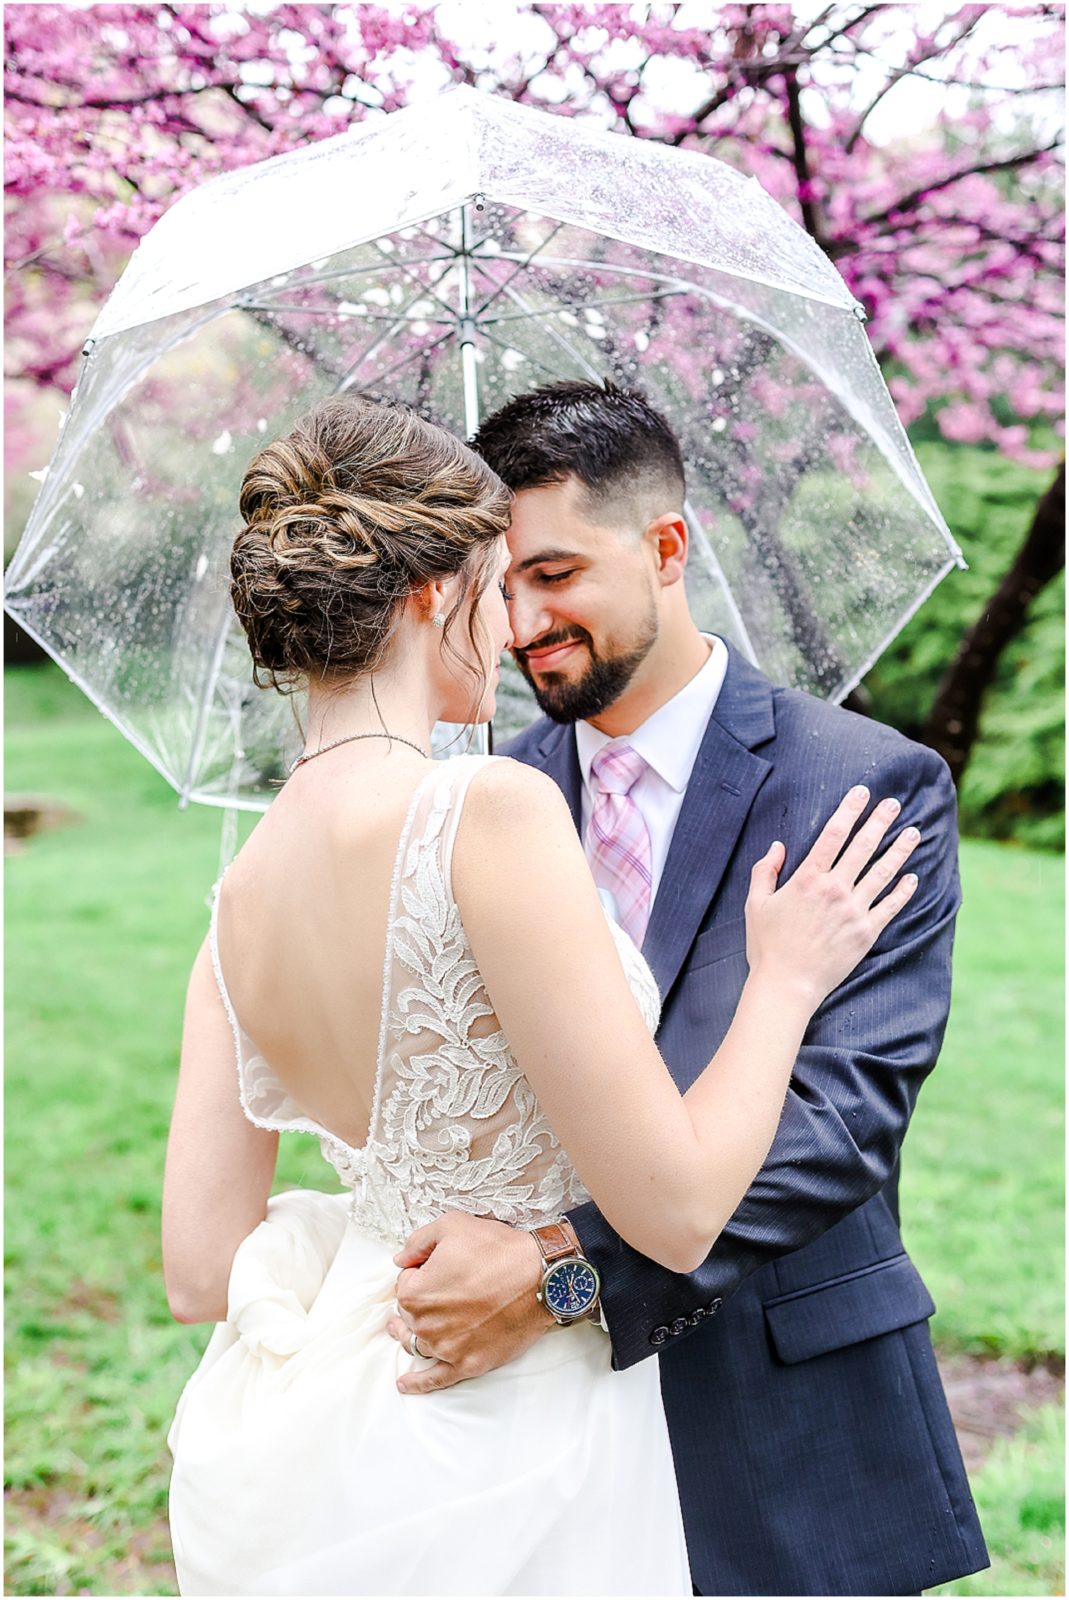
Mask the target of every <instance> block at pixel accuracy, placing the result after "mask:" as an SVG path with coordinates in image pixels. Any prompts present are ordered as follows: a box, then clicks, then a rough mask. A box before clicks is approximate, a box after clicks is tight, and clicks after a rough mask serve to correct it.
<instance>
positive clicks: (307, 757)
mask: <svg viewBox="0 0 1069 1600" xmlns="http://www.w3.org/2000/svg"><path fill="white" fill-rule="evenodd" d="M354 739H393V740H394V741H395V742H396V743H397V744H407V746H408V748H409V749H410V750H415V752H416V754H417V755H421V756H422V757H423V759H424V761H429V760H430V759H431V757H430V752H429V751H427V750H424V749H423V748H422V746H421V745H418V744H415V743H414V742H413V740H411V739H405V738H402V736H401V735H400V734H399V733H347V734H346V735H345V737H344V738H342V739H332V740H331V742H330V744H321V745H320V746H319V749H318V750H306V751H305V752H304V754H303V755H301V756H298V757H297V759H296V761H294V762H293V764H292V766H291V767H290V771H289V775H290V777H291V778H292V777H293V774H294V773H295V772H296V771H297V768H298V767H301V766H303V765H304V763H305V762H306V761H314V760H315V758H316V756H325V755H326V753H327V751H328V750H336V749H337V748H338V746H339V745H340V744H352V742H353V740H354Z"/></svg>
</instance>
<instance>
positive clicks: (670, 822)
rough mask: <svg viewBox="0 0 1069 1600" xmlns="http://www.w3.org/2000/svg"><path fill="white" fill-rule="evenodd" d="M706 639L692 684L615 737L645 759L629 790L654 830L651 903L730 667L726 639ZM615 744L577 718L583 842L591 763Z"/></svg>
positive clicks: (590, 801) (589, 802)
mask: <svg viewBox="0 0 1069 1600" xmlns="http://www.w3.org/2000/svg"><path fill="white" fill-rule="evenodd" d="M704 637H705V638H707V639H708V641H709V645H710V650H709V659H708V660H707V661H706V663H705V665H704V666H703V667H701V668H700V669H699V671H698V672H696V673H695V674H694V677H693V678H691V680H690V682H689V683H687V684H684V686H683V688H682V689H680V691H679V693H678V694H676V695H673V696H672V698H671V700H666V701H665V703H664V705H663V706H659V707H658V709H657V710H656V711H655V712H654V713H653V715H652V716H651V717H647V718H646V721H645V722H643V723H642V724H641V726H640V727H638V728H636V729H635V731H634V733H629V734H626V735H617V736H616V741H615V742H618V743H620V744H629V745H631V747H632V748H633V749H635V750H637V751H638V753H639V755H640V756H641V757H642V759H643V760H644V761H645V763H646V771H645V772H644V773H643V774H642V776H641V778H639V780H638V782H637V783H636V784H635V787H634V788H633V789H632V790H631V797H632V799H633V800H634V802H635V804H636V805H637V806H638V808H639V810H640V811H641V813H642V815H643V818H644V819H645V823H646V827H647V828H648V829H649V834H650V868H651V873H652V877H653V883H652V887H651V890H650V904H651V905H652V903H653V901H654V900H655V899H656V897H657V889H658V886H659V884H660V881H661V875H662V873H663V872H664V864H665V861H666V860H667V858H668V848H669V846H670V845H671V843H672V835H673V833H674V832H675V826H676V822H677V820H678V818H679V811H680V807H681V806H682V804H683V796H684V795H685V794H686V792H687V784H688V783H689V782H690V775H691V773H692V771H693V770H694V763H695V761H696V759H697V756H698V750H699V748H700V747H701V742H702V739H703V737H704V735H705V727H706V723H707V722H708V721H709V718H710V717H711V716H712V714H713V708H714V707H715V705H716V702H717V697H718V696H719V694H720V689H721V686H722V685H723V682H724V674H725V672H726V671H727V664H728V652H727V646H726V645H725V644H724V641H723V640H722V639H718V638H716V637H715V636H714V635H712V634H705V635H704ZM613 742H614V738H613V736H612V735H610V734H607V733H601V732H599V730H598V729H597V728H594V727H592V726H591V725H590V723H589V722H577V723H576V725H575V743H576V749H577V752H578V755H579V771H580V773H581V775H582V779H583V792H582V803H581V810H582V819H581V820H582V833H583V841H584V844H585V842H586V837H587V829H588V826H589V823H590V812H591V809H592V807H593V789H592V786H591V781H590V763H591V762H592V761H593V759H594V757H595V756H596V755H597V753H598V751H599V750H601V749H602V748H603V747H604V746H605V745H607V744H611V743H613Z"/></svg>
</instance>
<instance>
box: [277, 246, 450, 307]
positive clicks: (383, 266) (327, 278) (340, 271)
mask: <svg viewBox="0 0 1069 1600" xmlns="http://www.w3.org/2000/svg"><path fill="white" fill-rule="evenodd" d="M429 237H430V235H428V238H429ZM376 249H377V250H378V251H379V253H380V254H381V256H382V260H381V261H369V262H368V264H367V265H366V266H364V267H335V268H334V269H333V271H331V272H315V273H313V274H312V275H311V276H310V277H307V278H301V279H299V280H297V281H299V282H300V283H301V284H313V283H335V282H336V281H337V280H338V279H339V278H359V277H363V276H364V275H365V274H366V273H369V272H383V271H386V270H392V271H400V270H401V268H402V267H403V266H417V267H422V266H425V265H428V264H430V265H433V264H434V263H435V262H436V261H446V262H450V263H451V262H452V261H453V259H454V257H453V255H452V254H449V255H441V256H416V257H415V258H414V259H413V260H410V261H407V262H406V261H404V260H403V258H401V257H398V258H397V259H396V260H393V259H391V257H390V254H389V252H388V251H386V250H383V249H382V246H381V245H379V244H378V243H377V242H376ZM293 282H294V279H293V274H292V273H287V274H286V282H285V283H283V284H279V288H278V292H279V294H283V293H284V292H285V290H287V289H290V288H292V287H293ZM257 287H258V288H259V291H260V293H261V294H270V292H271V290H270V288H267V289H264V288H263V286H262V285H258V286H257Z"/></svg>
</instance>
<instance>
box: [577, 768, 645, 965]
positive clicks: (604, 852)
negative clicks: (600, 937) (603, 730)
mask: <svg viewBox="0 0 1069 1600" xmlns="http://www.w3.org/2000/svg"><path fill="white" fill-rule="evenodd" d="M645 770H646V763H645V761H643V759H642V757H641V756H640V755H639V753H638V751H637V750H633V749H632V747H631V746H630V745H629V744H607V745H605V746H604V748H603V749H601V750H599V751H598V753H597V755H596V756H595V757H594V759H593V761H592V762H591V763H590V776H591V777H592V778H593V780H594V783H595V790H594V807H593V810H592V811H591V813H590V826H589V828H588V829H587V840H586V853H587V860H588V861H589V862H590V868H591V871H592V872H593V874H594V881H595V883H596V884H597V885H598V888H599V889H608V890H609V891H610V893H611V894H612V896H613V898H614V900H615V901H616V915H617V920H618V921H619V923H620V926H621V927H622V928H623V929H624V931H625V932H626V933H628V934H630V936H631V938H632V939H633V940H634V942H635V944H637V945H641V943H642V940H643V938H644V937H645V934H646V924H647V922H648V921H649V916H650V890H651V888H652V885H653V873H652V871H651V866H650V834H649V829H648V828H647V827H646V822H645V819H644V817H643V815H642V813H641V811H640V810H639V809H638V806H637V805H636V804H635V802H634V801H633V800H632V798H631V790H632V789H633V788H634V786H635V784H636V783H637V782H638V780H639V778H641V776H642V774H643V773H644V772H645Z"/></svg>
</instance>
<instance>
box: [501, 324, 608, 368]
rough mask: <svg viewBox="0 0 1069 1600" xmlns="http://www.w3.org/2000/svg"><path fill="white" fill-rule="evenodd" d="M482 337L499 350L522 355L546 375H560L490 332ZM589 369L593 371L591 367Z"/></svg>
mask: <svg viewBox="0 0 1069 1600" xmlns="http://www.w3.org/2000/svg"><path fill="white" fill-rule="evenodd" d="M484 338H485V339H486V342H487V344H493V345H496V346H497V348H498V349H499V350H504V351H506V352H507V353H509V354H514V355H520V356H522V357H523V359H524V360H525V361H530V363H531V364H532V366H535V367H537V368H538V369H539V371H540V372H544V373H545V374H546V376H547V377H549V378H559V377H560V373H559V372H558V371H557V370H555V369H554V368H553V367H547V366H546V363H545V362H544V361H539V359H538V357H537V356H532V355H529V354H528V353H527V351H526V350H517V348H516V346H515V345H514V344H505V342H504V340H502V339H498V338H495V336H494V335H493V334H492V333H487V334H484ZM591 370H592V371H593V369H591Z"/></svg>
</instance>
